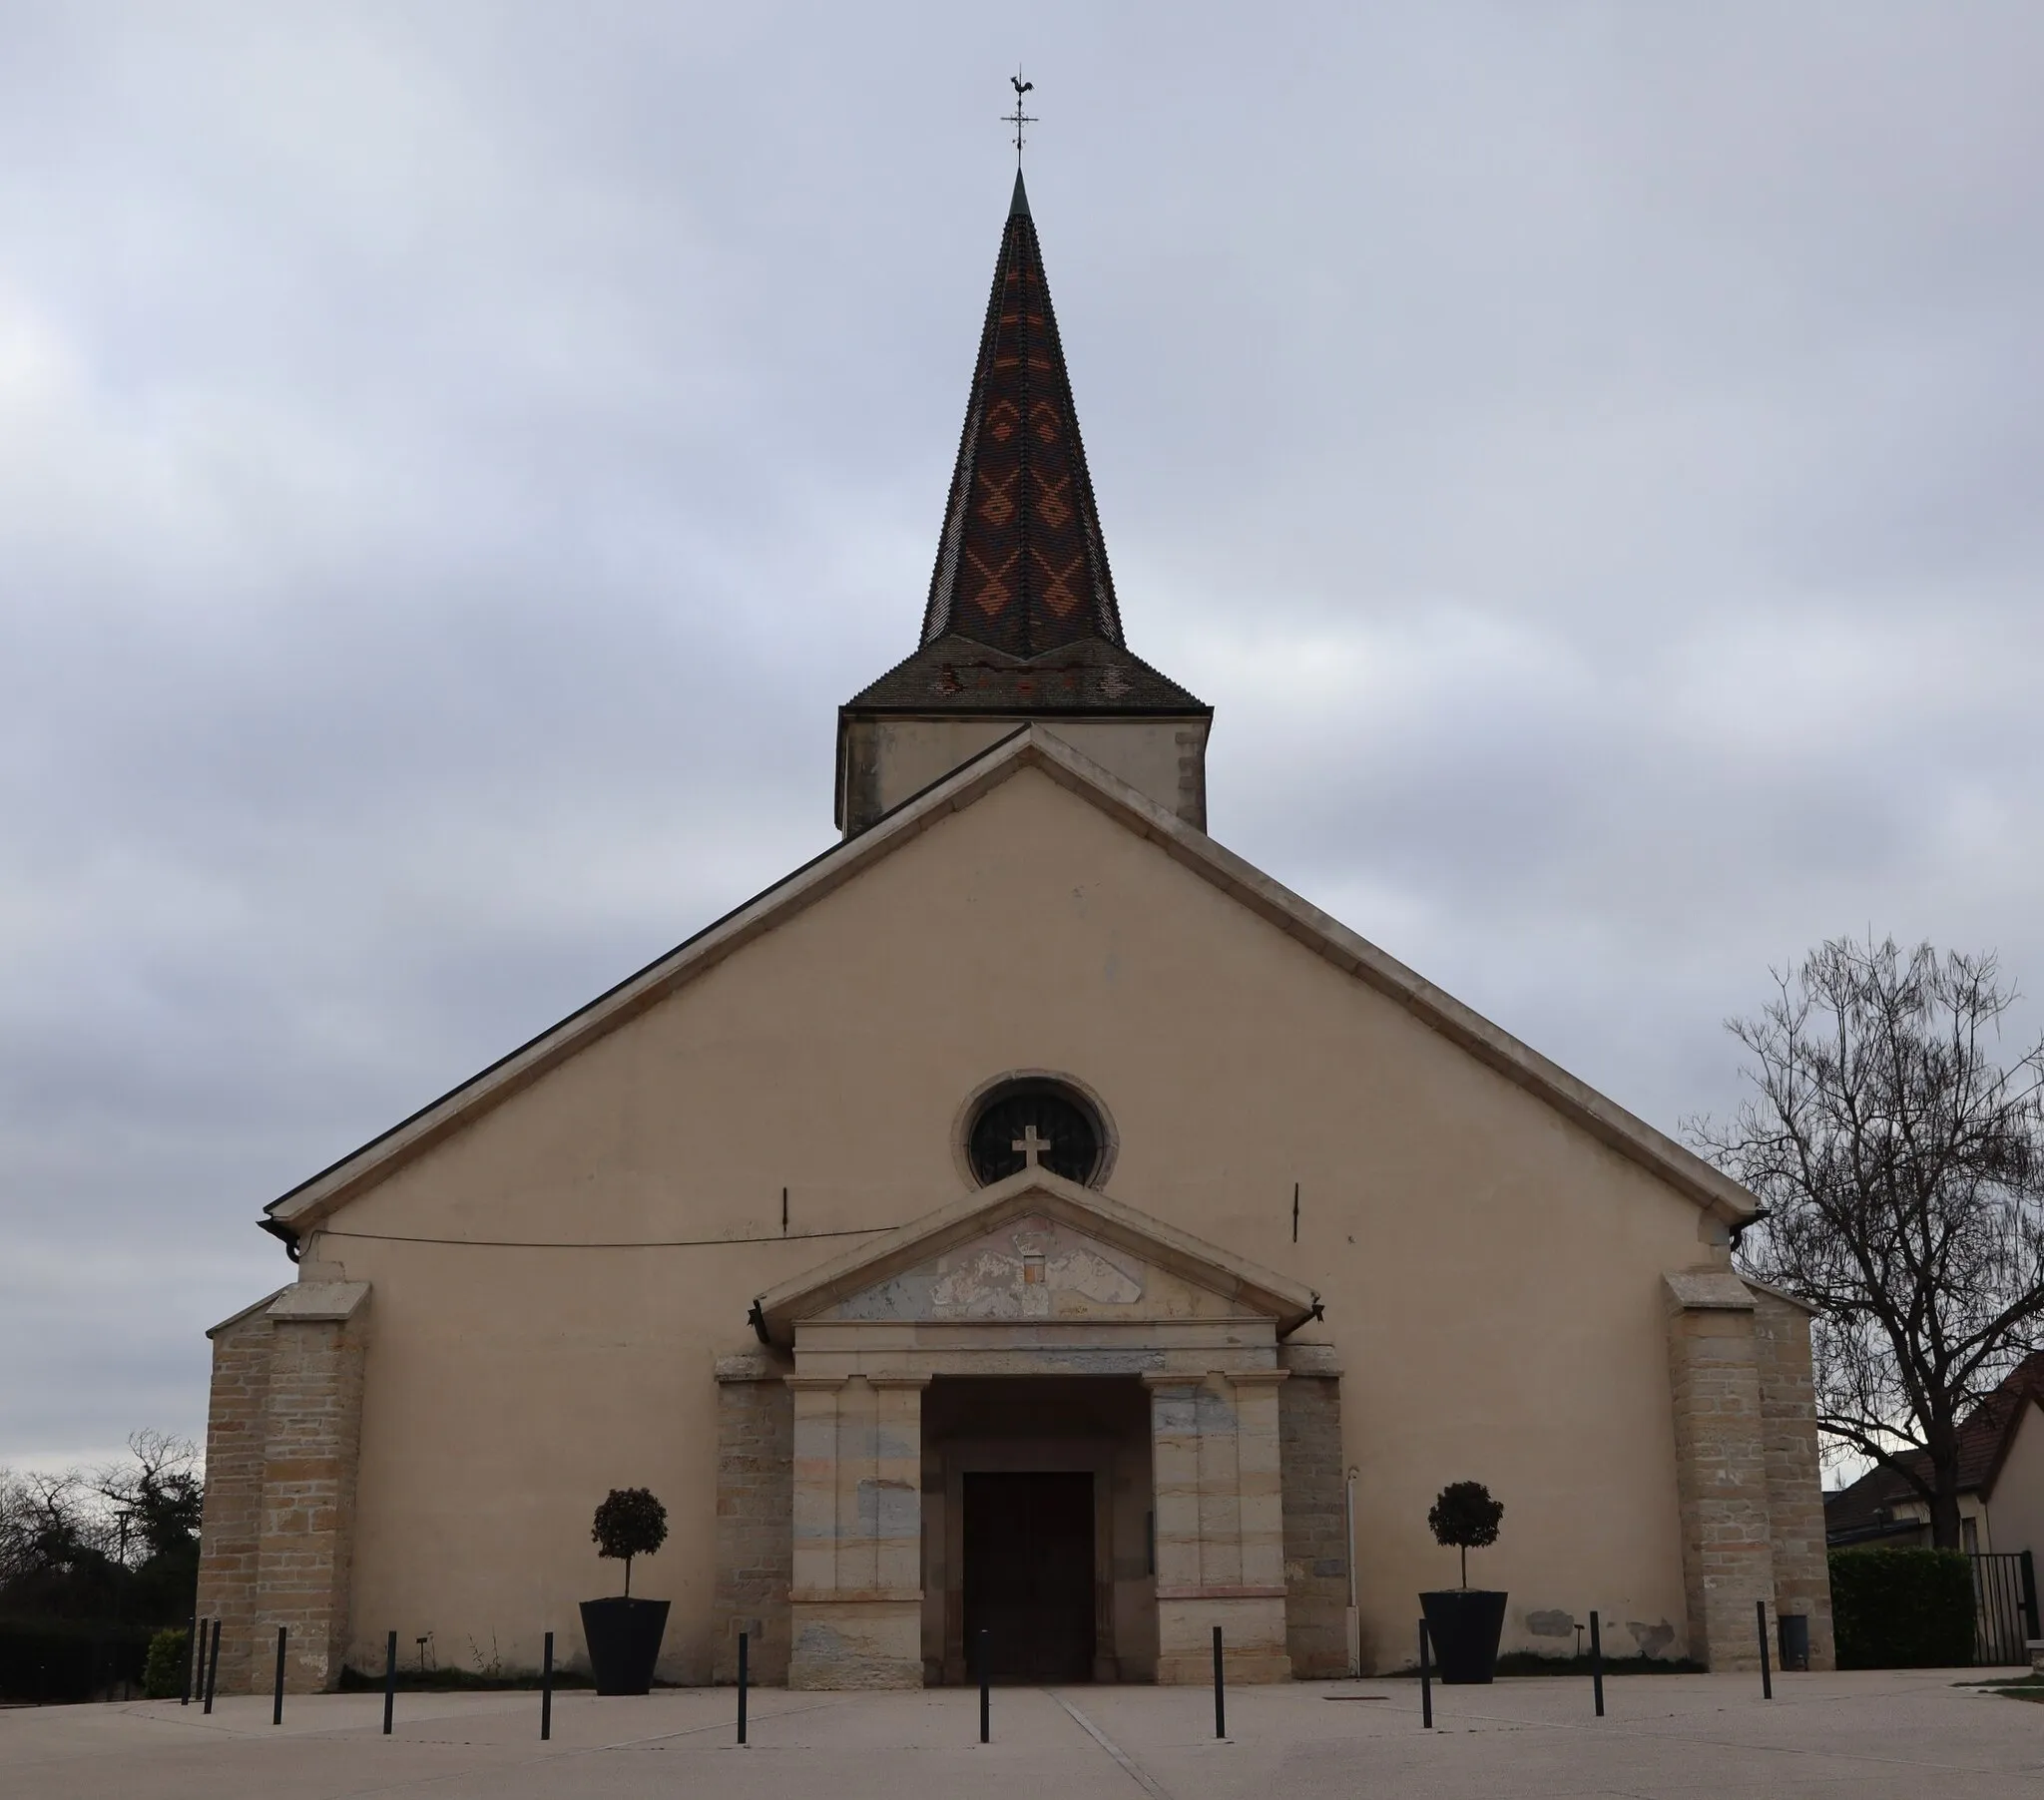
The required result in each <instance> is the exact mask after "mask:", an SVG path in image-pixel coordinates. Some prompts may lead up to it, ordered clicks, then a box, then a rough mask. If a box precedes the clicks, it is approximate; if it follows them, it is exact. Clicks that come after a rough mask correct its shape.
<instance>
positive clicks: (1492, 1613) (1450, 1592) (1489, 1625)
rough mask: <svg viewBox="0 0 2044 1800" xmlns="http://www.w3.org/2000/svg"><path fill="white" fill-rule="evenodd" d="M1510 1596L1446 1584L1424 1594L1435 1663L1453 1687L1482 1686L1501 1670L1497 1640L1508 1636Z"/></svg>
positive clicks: (1421, 1602) (1422, 1606)
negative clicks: (1507, 1620) (1506, 1600)
mask: <svg viewBox="0 0 2044 1800" xmlns="http://www.w3.org/2000/svg"><path fill="white" fill-rule="evenodd" d="M1505 1599H1506V1595H1504V1594H1502V1593H1500V1592H1498V1591H1496V1590H1495V1589H1494V1588H1489V1587H1446V1588H1443V1589H1442V1590H1441V1591H1440V1592H1438V1593H1422V1594H1421V1595H1420V1596H1419V1604H1420V1608H1421V1610H1422V1611H1424V1612H1425V1614H1426V1634H1427V1636H1428V1637H1429V1638H1430V1639H1431V1640H1432V1642H1433V1655H1434V1665H1435V1667H1436V1668H1437V1669H1438V1670H1439V1671H1440V1678H1441V1681H1442V1682H1443V1684H1444V1685H1446V1686H1449V1687H1480V1686H1483V1685H1484V1684H1485V1683H1487V1682H1488V1681H1489V1680H1490V1678H1491V1676H1492V1675H1493V1674H1495V1673H1496V1672H1497V1640H1498V1639H1499V1638H1500V1637H1501V1636H1503V1635H1504V1628H1505Z"/></svg>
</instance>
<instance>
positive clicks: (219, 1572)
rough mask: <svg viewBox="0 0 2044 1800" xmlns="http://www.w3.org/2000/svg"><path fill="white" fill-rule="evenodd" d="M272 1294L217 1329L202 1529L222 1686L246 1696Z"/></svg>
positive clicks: (204, 1605)
mask: <svg viewBox="0 0 2044 1800" xmlns="http://www.w3.org/2000/svg"><path fill="white" fill-rule="evenodd" d="M276 1297H277V1296H276V1295H274V1294H267V1295H265V1296H264V1297H263V1298H262V1299H260V1300H258V1301H256V1304H255V1305H254V1306H251V1307H248V1308H246V1309H245V1310H244V1311H242V1312H238V1313H237V1314H236V1315H235V1316H234V1317H233V1318H231V1319H228V1320H225V1321H224V1322H222V1323H221V1324H219V1325H216V1326H215V1327H214V1328H213V1329H212V1330H211V1331H210V1332H208V1333H207V1336H208V1337H210V1338H211V1339H212V1340H213V1381H212V1388H211V1392H210V1394H209V1397H208V1405H207V1415H206V1514H205V1519H204V1521H203V1523H202V1524H201V1526H200V1529H199V1601H198V1605H199V1615H200V1617H202V1618H218V1619H220V1620H221V1634H220V1687H221V1690H222V1691H223V1692H225V1693H246V1692H247V1691H248V1689H249V1685H250V1681H251V1671H252V1668H253V1666H254V1663H255V1660H256V1659H255V1658H254V1657H253V1649H254V1644H255V1635H256V1576H257V1573H258V1571H257V1557H258V1552H259V1550H260V1547H261V1540H262V1461H263V1440H264V1437H265V1434H266V1429H267V1425H266V1421H267V1415H268V1403H269V1346H270V1339H271V1337H272V1336H273V1328H272V1326H271V1325H270V1322H269V1317H268V1309H269V1304H270V1302H271V1301H272V1300H274V1299H275V1298H276Z"/></svg>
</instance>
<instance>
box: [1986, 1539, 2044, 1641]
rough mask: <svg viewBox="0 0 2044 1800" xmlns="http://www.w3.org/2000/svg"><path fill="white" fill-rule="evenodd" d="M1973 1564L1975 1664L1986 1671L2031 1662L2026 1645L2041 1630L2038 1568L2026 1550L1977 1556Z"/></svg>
mask: <svg viewBox="0 0 2044 1800" xmlns="http://www.w3.org/2000/svg"><path fill="white" fill-rule="evenodd" d="M1972 1562H1973V1660H1974V1662H1975V1663H1977V1664H1979V1665H1980V1666H1981V1667H1983V1668H1992V1667H1997V1666H2001V1665H2005V1664H2007V1663H2011V1662H2028V1661H2029V1659H2030V1653H2029V1651H2028V1650H2027V1649H2026V1648H2025V1647H2024V1644H2025V1641H2026V1640H2027V1639H2029V1638H2032V1637H2040V1636H2044V1631H2039V1630H2038V1628H2037V1567H2036V1564H2035V1562H2034V1561H2033V1560H2032V1558H2031V1556H2030V1553H2029V1552H2028V1551H2026V1550H2020V1551H2000V1552H1995V1553H1993V1554H1991V1555H1990V1554H1986V1553H1976V1554H1975V1556H1974V1557H1973V1559H1972Z"/></svg>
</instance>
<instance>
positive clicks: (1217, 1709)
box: [1214, 1625, 1228, 1737]
mask: <svg viewBox="0 0 2044 1800" xmlns="http://www.w3.org/2000/svg"><path fill="white" fill-rule="evenodd" d="M1214 1735H1215V1736H1216V1737H1226V1736H1227V1735H1228V1699H1227V1694H1226V1690H1225V1689H1224V1688H1223V1687H1222V1685H1221V1627H1220V1626H1219V1625H1216V1626H1215V1627H1214Z"/></svg>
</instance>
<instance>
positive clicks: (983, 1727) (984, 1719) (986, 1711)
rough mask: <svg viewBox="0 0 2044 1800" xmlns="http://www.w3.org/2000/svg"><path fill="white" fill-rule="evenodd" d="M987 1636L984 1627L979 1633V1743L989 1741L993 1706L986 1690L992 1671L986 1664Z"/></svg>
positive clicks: (991, 1678) (990, 1680) (991, 1677)
mask: <svg viewBox="0 0 2044 1800" xmlns="http://www.w3.org/2000/svg"><path fill="white" fill-rule="evenodd" d="M986 1645H987V1634H986V1630H985V1628H984V1627H982V1628H981V1630H980V1633H979V1741H980V1742H981V1743H986V1742H988V1741H989V1735H988V1734H989V1730H990V1727H991V1725H992V1722H993V1706H992V1702H991V1700H990V1699H989V1697H988V1693H987V1689H988V1687H989V1685H990V1684H991V1682H992V1680H993V1671H992V1669H991V1668H990V1667H989V1666H988V1663H987V1648H986Z"/></svg>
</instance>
